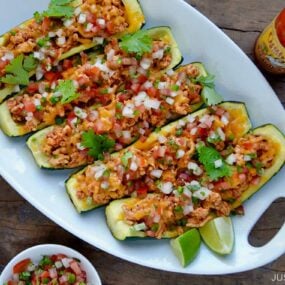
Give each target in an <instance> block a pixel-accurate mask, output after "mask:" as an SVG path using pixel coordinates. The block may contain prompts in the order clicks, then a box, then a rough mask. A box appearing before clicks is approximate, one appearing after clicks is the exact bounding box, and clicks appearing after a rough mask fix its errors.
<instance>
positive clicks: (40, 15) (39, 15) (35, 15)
mask: <svg viewBox="0 0 285 285" xmlns="http://www.w3.org/2000/svg"><path fill="white" fill-rule="evenodd" d="M34 19H35V20H36V22H37V23H40V22H41V21H42V20H43V15H42V14H41V13H40V12H38V11H36V12H35V13H34Z"/></svg>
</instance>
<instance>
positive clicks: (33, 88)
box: [27, 82, 39, 94]
mask: <svg viewBox="0 0 285 285" xmlns="http://www.w3.org/2000/svg"><path fill="white" fill-rule="evenodd" d="M27 91H28V93H30V94H34V93H36V92H39V84H38V83H36V82H31V83H30V84H29V85H28V87H27Z"/></svg>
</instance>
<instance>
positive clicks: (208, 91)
mask: <svg viewBox="0 0 285 285" xmlns="http://www.w3.org/2000/svg"><path fill="white" fill-rule="evenodd" d="M192 81H193V82H194V83H199V84H201V85H202V86H203V90H202V94H201V95H202V98H203V100H204V102H205V103H206V104H207V105H208V106H212V105H217V104H219V103H221V102H222V101H223V97H222V96H221V95H220V94H218V93H217V92H216V91H215V76H214V75H213V74H208V75H206V76H199V77H197V78H195V79H193V80H192Z"/></svg>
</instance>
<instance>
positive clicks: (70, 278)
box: [67, 273, 76, 284]
mask: <svg viewBox="0 0 285 285" xmlns="http://www.w3.org/2000/svg"><path fill="white" fill-rule="evenodd" d="M75 280H76V276H75V274H73V273H68V275H67V281H68V283H70V284H73V283H74V282H75Z"/></svg>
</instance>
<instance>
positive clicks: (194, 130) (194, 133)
mask: <svg viewBox="0 0 285 285" xmlns="http://www.w3.org/2000/svg"><path fill="white" fill-rule="evenodd" d="M197 131H198V128H193V129H191V131H190V134H191V135H192V136H194V135H196V133H197Z"/></svg>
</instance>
